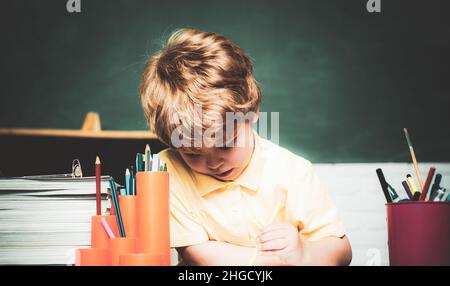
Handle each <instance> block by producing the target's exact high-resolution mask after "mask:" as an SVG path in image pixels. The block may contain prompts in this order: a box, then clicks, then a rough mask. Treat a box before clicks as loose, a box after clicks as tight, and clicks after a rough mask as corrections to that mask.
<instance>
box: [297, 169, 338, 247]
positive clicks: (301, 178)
mask: <svg viewBox="0 0 450 286" xmlns="http://www.w3.org/2000/svg"><path fill="white" fill-rule="evenodd" d="M296 175H297V176H296V181H297V183H296V185H297V186H298V187H297V190H296V192H295V195H294V196H293V198H292V201H291V206H290V209H291V210H292V211H291V212H292V214H293V216H294V220H296V221H297V222H298V228H299V231H300V237H302V238H304V239H307V240H311V241H313V240H319V239H321V238H324V237H328V236H336V237H343V236H344V235H345V229H344V226H343V223H342V221H341V219H340V216H339V212H338V209H337V207H336V205H335V204H334V202H333V201H332V200H331V197H330V196H329V194H328V193H327V191H326V189H325V187H324V186H323V185H322V183H321V181H320V180H319V177H318V176H317V173H316V172H315V170H314V168H313V166H312V165H311V164H310V163H309V165H308V166H307V167H306V168H302V170H301V171H299V172H297V174H296Z"/></svg>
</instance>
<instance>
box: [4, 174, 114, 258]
mask: <svg viewBox="0 0 450 286" xmlns="http://www.w3.org/2000/svg"><path fill="white" fill-rule="evenodd" d="M109 178H110V177H109V176H102V177H101V193H102V213H105V212H106V211H107V208H110V205H111V204H110V202H109V195H108V194H109ZM95 191H96V188H95V177H84V178H73V177H72V174H61V175H45V176H28V177H17V178H0V264H46V265H49V264H50V265H53V264H56V265H68V264H69V265H70V264H73V263H74V257H73V255H74V250H75V249H76V248H83V247H89V245H90V238H91V237H90V231H91V229H90V225H91V217H92V216H94V215H96V201H95Z"/></svg>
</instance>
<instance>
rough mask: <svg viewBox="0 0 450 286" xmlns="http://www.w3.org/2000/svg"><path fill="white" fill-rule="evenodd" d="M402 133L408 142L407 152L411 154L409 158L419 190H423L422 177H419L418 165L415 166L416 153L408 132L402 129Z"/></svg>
mask: <svg viewBox="0 0 450 286" xmlns="http://www.w3.org/2000/svg"><path fill="white" fill-rule="evenodd" d="M403 131H404V132H405V137H406V141H407V142H408V146H409V152H410V153H411V158H412V161H413V165H414V169H415V171H416V175H417V179H418V180H419V185H420V189H421V190H423V182H422V176H421V175H420V171H419V165H418V164H417V159H416V153H415V152H414V148H413V146H412V142H411V138H410V137H409V134H408V130H407V129H406V128H403Z"/></svg>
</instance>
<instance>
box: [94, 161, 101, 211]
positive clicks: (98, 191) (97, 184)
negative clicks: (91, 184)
mask: <svg viewBox="0 0 450 286" xmlns="http://www.w3.org/2000/svg"><path fill="white" fill-rule="evenodd" d="M101 170H102V165H101V162H100V158H99V157H98V156H97V158H95V200H96V202H97V215H101V214H102V195H101V189H100V178H101V176H102V171H101Z"/></svg>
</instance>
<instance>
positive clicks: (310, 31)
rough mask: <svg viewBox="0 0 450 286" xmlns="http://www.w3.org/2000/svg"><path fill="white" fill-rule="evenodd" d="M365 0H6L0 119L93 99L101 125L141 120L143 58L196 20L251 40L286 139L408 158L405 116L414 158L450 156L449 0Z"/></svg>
mask: <svg viewBox="0 0 450 286" xmlns="http://www.w3.org/2000/svg"><path fill="white" fill-rule="evenodd" d="M366 2H367V1H366V0H345V1H337V0H329V1H325V0H310V1H298V0H296V1H281V0H280V1H267V0H253V1H212V0H208V1H206V0H205V1H198V0H191V1H136V0H135V1H130V0H126V1H125V0H122V1H100V0H89V1H86V0H82V1H81V8H82V11H81V13H73V14H71V13H68V12H67V11H66V1H65V0H61V1H48V0H46V1H33V0H27V1H24V0H7V1H2V4H1V9H0V34H1V45H0V58H1V66H0V83H1V84H0V127H32V128H62V129H78V128H80V126H81V124H82V121H83V118H84V116H85V114H86V113H87V112H88V111H91V110H93V111H97V112H99V113H100V116H101V120H102V128H103V129H105V130H106V129H111V130H144V129H146V128H147V125H146V121H145V118H144V116H143V114H142V110H141V107H140V102H139V96H138V84H139V80H140V74H141V71H142V67H143V63H144V61H145V59H146V57H147V56H148V55H150V54H152V53H153V52H155V51H156V50H158V49H159V48H160V47H161V43H162V42H163V41H164V40H165V39H166V38H167V36H168V35H169V34H170V33H171V32H172V31H173V30H174V29H176V28H181V27H193V28H198V29H202V30H207V31H214V32H217V33H221V34H224V35H225V36H227V37H229V38H231V39H232V40H234V41H235V42H236V43H238V44H239V45H240V46H242V47H243V48H244V49H245V50H246V51H247V52H248V54H250V56H251V58H252V59H253V61H254V66H255V74H256V79H257V80H258V81H259V82H260V84H261V87H262V90H263V93H264V100H263V103H262V107H261V109H262V111H266V112H280V145H282V146H283V147H287V148H289V149H291V150H292V151H294V152H295V153H297V154H299V155H302V156H305V157H306V158H307V159H309V160H311V161H313V162H338V163H341V162H380V161H383V162H390V161H393V162H395V161H410V157H409V150H408V148H407V145H406V141H405V138H404V135H403V131H402V128H403V127H407V128H408V129H409V131H410V134H411V137H412V140H413V143H414V145H415V150H416V155H417V157H418V160H419V161H441V162H442V161H449V160H450V131H449V127H448V124H449V123H450V112H449V107H450V85H449V82H450V78H449V74H450V73H449V66H450V65H449V64H450V55H449V51H450V37H449V36H450V35H449V29H450V10H449V8H450V5H449V4H448V2H449V1H437V0H431V1H430V0H422V1H406V0H404V1H400V0H381V4H382V12H381V13H372V14H371V13H368V12H367V11H366ZM8 140H10V139H8ZM24 140H30V139H29V138H25V139H24ZM22 141H23V140H22ZM5 142H7V140H6V139H3V143H0V144H2V145H3V144H6V143H5ZM8 142H9V143H8V144H9V145H8V146H12V145H11V144H12V143H11V141H8ZM26 142H30V141H26ZM63 142H65V141H64V140H63ZM138 143H139V144H138V145H137V144H134V145H133V144H131V145H120V144H119V143H118V144H117V145H114V146H120V148H122V150H124V152H126V153H127V154H128V153H129V154H133V153H136V152H138V151H141V152H142V151H143V146H142V144H143V142H138ZM55 144H56V145H58V146H61V144H59V141H58V142H57V143H55ZM83 144H84V143H83ZM96 144H97V143H96ZM96 144H93V145H92V146H91V147H88V146H85V145H77V146H81V147H78V148H81V149H79V150H81V152H82V151H83V150H86V152H90V153H92V154H95V153H98V152H99V151H98V149H101V148H102V147H101V144H100V145H98V144H97V145H96ZM112 144H115V143H112ZM13 145H14V146H18V145H17V144H16V143H14V144H13ZM20 146H21V148H27V147H26V146H27V145H26V144H25V145H20ZM47 146H50V145H47ZM67 146H69V145H67ZM130 146H132V147H130ZM136 146H139V147H136ZM141 146H142V147H141ZM8 148H10V147H7V146H6V145H3V146H2V149H3V151H5V149H7V150H6V151H7V152H10V150H9V149H8ZM51 148H53V147H47V148H46V149H45V148H44V150H47V151H49V152H51ZM68 148H69V147H68ZM70 148H75V147H70ZM129 148H133V149H129ZM136 148H138V149H136ZM140 149H142V150H140ZM6 151H5V152H6ZM114 152H116V153H117V152H120V150H119V151H117V150H115V151H114ZM44 155H45V154H42V156H43V158H45V156H44ZM127 156H129V157H130V160H129V161H130V162H132V161H133V160H134V159H133V158H132V157H131V155H127ZM1 160H2V159H0V161H1ZM69 165H70V162H69Z"/></svg>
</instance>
